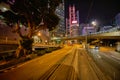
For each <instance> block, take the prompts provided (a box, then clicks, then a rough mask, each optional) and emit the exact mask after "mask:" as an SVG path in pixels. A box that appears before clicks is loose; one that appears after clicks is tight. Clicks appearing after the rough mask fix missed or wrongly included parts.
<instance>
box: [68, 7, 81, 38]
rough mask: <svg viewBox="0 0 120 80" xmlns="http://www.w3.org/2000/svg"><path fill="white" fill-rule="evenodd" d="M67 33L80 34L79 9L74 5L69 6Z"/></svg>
mask: <svg viewBox="0 0 120 80" xmlns="http://www.w3.org/2000/svg"><path fill="white" fill-rule="evenodd" d="M66 35H67V36H69V37H75V36H78V35H79V11H76V9H75V6H74V5H72V6H71V5H70V6H69V18H68V19H66Z"/></svg>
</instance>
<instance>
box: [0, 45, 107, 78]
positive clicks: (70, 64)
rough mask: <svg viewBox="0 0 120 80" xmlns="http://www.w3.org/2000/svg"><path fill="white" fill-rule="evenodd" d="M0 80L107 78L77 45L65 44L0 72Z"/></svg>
mask: <svg viewBox="0 0 120 80" xmlns="http://www.w3.org/2000/svg"><path fill="white" fill-rule="evenodd" d="M0 80H109V79H108V77H106V75H104V74H103V73H102V71H101V70H100V69H99V68H98V66H97V65H96V64H95V62H94V60H93V59H92V58H91V57H90V56H89V55H88V54H87V52H86V51H85V49H83V48H80V46H78V45H74V46H65V47H64V48H63V49H60V50H57V51H53V52H52V53H48V54H45V55H43V56H41V57H37V58H35V59H33V60H30V61H28V62H25V63H23V64H20V65H18V66H16V67H15V68H13V69H10V70H6V71H5V72H4V73H0Z"/></svg>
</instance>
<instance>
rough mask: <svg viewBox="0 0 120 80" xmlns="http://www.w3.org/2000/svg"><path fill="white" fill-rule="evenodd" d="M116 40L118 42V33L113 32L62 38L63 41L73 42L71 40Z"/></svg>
mask: <svg viewBox="0 0 120 80" xmlns="http://www.w3.org/2000/svg"><path fill="white" fill-rule="evenodd" d="M86 37H87V38H88V39H116V40H120V31H114V32H105V33H100V32H98V33H97V34H95V33H93V34H88V35H81V36H76V37H63V38H62V39H63V40H73V39H86Z"/></svg>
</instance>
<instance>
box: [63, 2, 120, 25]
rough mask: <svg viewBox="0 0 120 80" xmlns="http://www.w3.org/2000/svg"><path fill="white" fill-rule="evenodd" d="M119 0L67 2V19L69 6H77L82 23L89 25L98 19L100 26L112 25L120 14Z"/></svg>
mask: <svg viewBox="0 0 120 80" xmlns="http://www.w3.org/2000/svg"><path fill="white" fill-rule="evenodd" d="M118 1H119V0H65V10H66V13H65V14H66V17H67V15H68V5H70V4H75V6H76V8H77V10H79V14H80V15H79V16H80V23H88V22H91V21H92V20H94V19H96V20H97V21H98V22H99V24H102V25H109V24H112V21H113V20H114V17H115V16H116V15H117V14H118V13H120V2H118Z"/></svg>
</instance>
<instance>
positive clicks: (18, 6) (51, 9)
mask: <svg viewBox="0 0 120 80" xmlns="http://www.w3.org/2000/svg"><path fill="white" fill-rule="evenodd" d="M3 1H4V2H6V3H7V4H9V5H10V7H11V10H10V11H6V12H1V15H3V16H4V18H5V20H6V23H7V24H8V25H9V26H12V27H15V28H14V30H13V31H14V32H15V33H17V34H18V35H19V36H20V38H21V39H20V42H19V47H18V48H17V50H16V57H19V54H20V53H24V55H26V54H29V53H31V52H32V43H33V39H32V36H33V35H34V33H35V31H36V30H38V29H45V28H48V29H49V30H53V29H54V28H55V27H56V26H57V25H58V23H59V18H58V16H57V15H56V14H55V9H56V7H57V6H58V5H59V4H60V3H61V2H62V1H61V0H3ZM8 15H9V16H8ZM42 21H43V23H44V24H42V25H41V24H40V23H41V22H42ZM20 24H22V25H25V26H26V27H27V28H28V29H29V33H28V34H27V35H22V34H21V31H20Z"/></svg>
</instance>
